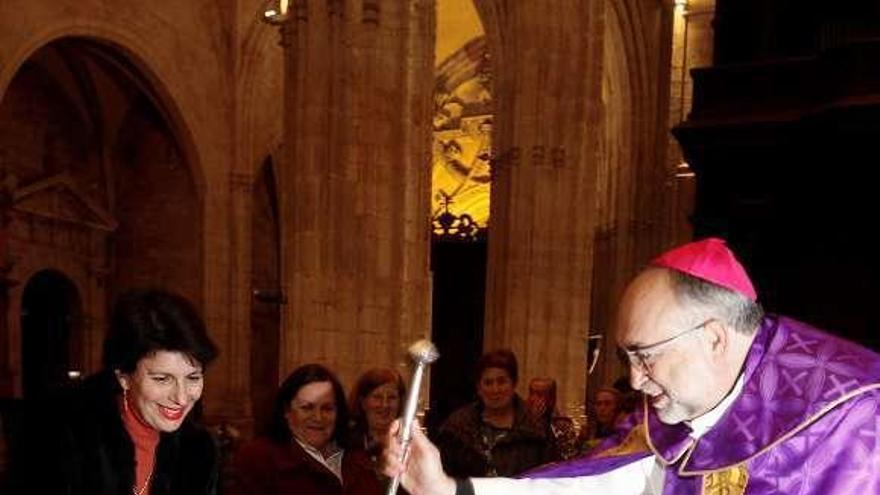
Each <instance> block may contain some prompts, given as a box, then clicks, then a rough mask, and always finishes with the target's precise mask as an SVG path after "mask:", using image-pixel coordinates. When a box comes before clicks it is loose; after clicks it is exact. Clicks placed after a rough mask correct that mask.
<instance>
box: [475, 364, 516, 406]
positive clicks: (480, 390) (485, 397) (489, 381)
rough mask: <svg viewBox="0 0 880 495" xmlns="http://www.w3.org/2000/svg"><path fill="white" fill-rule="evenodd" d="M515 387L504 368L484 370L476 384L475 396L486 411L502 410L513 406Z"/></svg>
mask: <svg viewBox="0 0 880 495" xmlns="http://www.w3.org/2000/svg"><path fill="white" fill-rule="evenodd" d="M515 387H516V383H514V381H513V379H512V378H511V377H510V375H509V374H508V373H507V370H505V369H504V368H486V369H485V370H483V373H482V374H481V375H480V381H479V383H477V395H478V396H479V397H480V400H481V401H482V402H483V407H485V408H486V409H488V410H492V411H499V410H504V409H507V408H509V407H511V406H512V405H513V394H514V391H515V390H514V388H515Z"/></svg>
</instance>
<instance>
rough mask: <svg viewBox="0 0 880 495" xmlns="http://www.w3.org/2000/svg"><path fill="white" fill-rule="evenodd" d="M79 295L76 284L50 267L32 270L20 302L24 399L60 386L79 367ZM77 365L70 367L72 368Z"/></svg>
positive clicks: (37, 395) (41, 394) (42, 394)
mask: <svg viewBox="0 0 880 495" xmlns="http://www.w3.org/2000/svg"><path fill="white" fill-rule="evenodd" d="M80 313H81V309H80V298H79V293H78V292H77V290H76V287H75V286H74V285H73V282H71V281H70V279H68V278H67V277H65V276H64V275H63V274H61V273H59V272H56V271H53V270H43V271H40V272H38V273H36V274H35V275H34V276H32V277H31V279H30V280H29V281H28V283H27V285H26V286H25V288H24V295H23V297H22V303H21V334H22V339H21V351H22V352H21V356H22V391H23V395H24V398H25V399H29V398H33V397H40V396H44V395H46V394H47V393H48V392H50V391H51V390H53V389H55V388H58V387H60V386H63V385H64V384H66V383H67V382H68V381H69V380H70V379H71V378H72V377H71V376H70V375H69V372H71V371H80V370H79V363H78V361H79V359H78V355H77V352H76V351H77V347H78V343H79V342H80V340H81V339H80V336H79V335H78V333H77V330H78V328H77V326H78V322H79V315H80ZM74 367H75V368H77V369H76V370H73V368H74Z"/></svg>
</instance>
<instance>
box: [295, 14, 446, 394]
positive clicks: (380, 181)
mask: <svg viewBox="0 0 880 495" xmlns="http://www.w3.org/2000/svg"><path fill="white" fill-rule="evenodd" d="M283 36H284V41H283V44H284V50H285V83H284V88H285V110H284V111H285V123H284V126H285V130H284V142H285V145H284V159H283V162H282V163H281V164H280V169H279V182H280V186H279V189H280V192H279V194H280V196H281V198H280V199H281V201H280V202H281V210H282V212H281V218H282V222H281V225H282V264H283V269H282V271H283V284H284V285H285V289H286V292H287V304H286V305H285V306H284V310H283V315H282V322H283V323H282V325H283V332H282V338H281V347H282V356H281V367H282V369H281V375H282V376H284V375H286V374H287V373H289V371H290V370H291V369H293V368H294V367H295V366H298V365H300V364H303V363H306V362H313V361H317V362H323V363H326V364H329V365H330V366H331V367H333V368H334V369H335V370H336V371H337V372H338V373H339V374H340V377H341V378H342V379H343V381H344V382H345V383H346V385H350V384H351V383H352V381H353V380H354V378H355V377H356V376H357V375H358V374H359V373H360V372H362V371H363V370H364V369H365V368H367V367H369V366H375V365H385V366H388V365H394V364H397V363H400V362H402V361H403V359H402V356H403V350H404V349H405V348H406V347H407V346H408V344H409V343H410V342H411V341H413V340H414V339H417V338H423V337H426V336H427V335H429V325H430V309H429V308H430V300H431V299H430V279H429V262H428V261H429V260H428V249H429V235H430V228H429V227H430V223H429V215H430V212H429V206H428V202H429V199H430V198H429V194H430V192H429V191H430V169H429V166H430V153H429V150H430V129H431V127H430V121H431V95H432V93H431V91H432V88H433V38H434V2H433V0H357V1H355V0H297V1H294V2H293V3H292V6H291V12H290V17H289V18H288V20H287V21H286V23H285V25H284V27H283Z"/></svg>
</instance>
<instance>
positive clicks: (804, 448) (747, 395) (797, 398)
mask: <svg viewBox="0 0 880 495" xmlns="http://www.w3.org/2000/svg"><path fill="white" fill-rule="evenodd" d="M743 373H744V386H743V390H742V392H741V394H740V395H739V397H738V398H737V399H736V400H735V401H734V402H733V404H732V405H731V406H730V408H729V409H728V410H727V412H726V413H725V414H724V416H722V418H721V419H720V420H719V421H718V423H716V424H715V426H713V427H712V429H710V430H709V431H708V432H707V433H706V434H705V435H703V436H702V437H701V438H700V439H699V440H697V441H694V440H692V439H691V438H690V437H689V436H688V432H689V428H688V427H687V426H686V425H684V424H678V425H665V424H663V423H661V422H660V421H659V420H657V417H656V416H655V414H654V411H653V409H651V408H650V407H648V405H647V404H645V405H644V409H643V411H640V412H639V413H637V414H634V415H632V416H631V417H630V418H629V419H628V420H627V422H626V423H625V424H623V425H621V428H620V429H619V430H618V432H617V434H616V435H614V436H612V437H611V438H609V439H607V440H606V441H605V442H603V443H602V444H600V445H599V446H598V447H597V448H596V450H594V451H593V452H591V453H590V454H589V455H588V456H587V457H585V458H582V459H577V460H573V461H569V462H565V463H558V464H551V465H548V466H545V467H542V468H539V469H537V470H535V471H532V472H530V473H528V474H527V475H526V477H529V478H558V477H572V476H585V475H590V474H599V473H603V472H606V471H609V470H612V469H615V468H616V467H619V466H621V465H624V464H627V463H630V462H633V461H635V460H638V459H642V458H644V457H646V456H649V455H654V456H657V458H658V460H659V461H660V462H661V463H662V464H664V465H666V466H667V469H666V471H665V481H664V483H665V486H664V491H663V493H664V494H667V495H672V494H675V495H685V494H707V495H709V494H713V495H714V494H742V493H744V494H761V495H764V494H800V495H832V494H840V495H843V494H847V495H849V494H880V355H877V354H875V353H873V352H871V351H869V350H867V349H864V348H862V347H860V346H858V345H856V344H853V343H851V342H848V341H846V340H843V339H840V338H837V337H835V336H832V335H829V334H826V333H824V332H821V331H819V330H817V329H815V328H812V327H810V326H808V325H806V324H804V323H800V322H797V321H794V320H791V319H788V318H782V317H766V318H765V319H764V321H763V323H762V324H761V328H760V329H759V331H758V334H757V336H756V337H755V341H754V343H753V345H752V348H751V350H750V351H749V354H748V357H747V358H746V362H745V367H744V370H743ZM646 417H647V421H645V419H644V418H646ZM645 431H647V432H648V434H647V435H644V432H645Z"/></svg>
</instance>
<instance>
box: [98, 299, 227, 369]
mask: <svg viewBox="0 0 880 495" xmlns="http://www.w3.org/2000/svg"><path fill="white" fill-rule="evenodd" d="M158 351H176V352H180V353H183V354H184V355H186V356H187V357H189V358H190V359H191V360H192V361H194V362H195V363H198V364H199V365H201V366H202V367H203V368H204V367H207V366H208V364H209V363H210V362H211V361H213V360H214V358H215V357H217V346H216V345H214V342H212V341H211V338H210V337H208V333H207V331H206V330H205V324H204V323H203V322H202V319H201V318H200V317H199V314H198V312H197V311H196V309H195V308H194V307H193V305H192V304H191V303H190V302H189V301H188V300H186V299H185V298H183V297H181V296H179V295H177V294H172V293H170V292H166V291H163V290H159V289H150V290H132V291H129V292H126V293H124V294H123V295H122V296H120V297H119V299H118V300H117V302H116V304H115V306H114V308H113V316H112V318H111V321H110V329H109V332H108V334H107V337H106V338H105V339H104V367H105V369H108V370H119V371H121V372H123V373H132V372H134V370H135V369H136V368H137V364H138V361H140V360H141V359H143V358H144V357H146V356H148V355H150V354H153V353H155V352H158Z"/></svg>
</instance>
